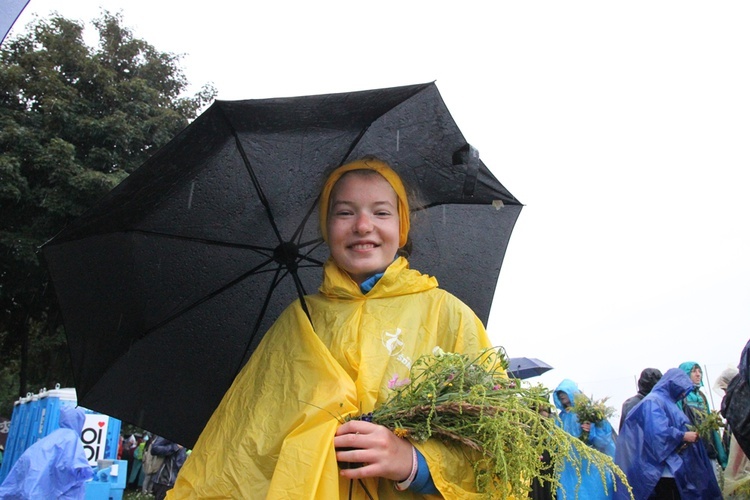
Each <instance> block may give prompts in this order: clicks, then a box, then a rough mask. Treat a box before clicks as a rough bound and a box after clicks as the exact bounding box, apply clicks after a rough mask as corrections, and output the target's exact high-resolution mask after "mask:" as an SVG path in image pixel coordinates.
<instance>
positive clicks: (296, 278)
mask: <svg viewBox="0 0 750 500" xmlns="http://www.w3.org/2000/svg"><path fill="white" fill-rule="evenodd" d="M281 270H282V267H278V268H276V275H275V276H274V278H273V280H272V281H271V288H270V289H269V290H268V292H267V293H266V299H265V300H264V301H263V306H262V307H261V309H260V313H259V314H258V318H257V319H256V321H255V326H254V327H253V331H252V333H251V334H250V337H249V338H248V340H247V343H246V344H245V354H244V355H243V356H242V360H244V359H245V357H246V356H247V352H248V350H249V349H250V346H251V345H252V344H253V340H254V339H255V337H256V335H258V331H259V330H260V325H261V322H262V321H263V318H264V317H265V315H266V310H267V309H268V304H269V303H270V302H271V296H272V295H273V291H274V290H275V289H276V286H277V285H278V284H279V283H281V281H282V280H283V279H284V277H285V276H286V275H287V273H284V274H283V275H281ZM287 271H289V270H288V269H287ZM291 272H292V278H293V280H294V283H295V286H296V287H297V295H298V296H299V300H300V305H301V306H302V310H303V311H304V312H305V315H306V316H307V319H308V320H309V321H310V324H311V325H312V318H311V317H310V311H309V310H308V309H307V303H306V302H305V297H304V296H305V290H304V287H303V286H302V283H301V281H300V279H299V276H297V273H296V272H293V271H291ZM280 275H281V277H279V276H280ZM313 330H315V328H314V327H313ZM243 366H244V363H243V362H242V361H240V364H239V366H238V367H237V369H236V370H235V374H234V376H235V377H236V376H237V374H238V373H239V372H240V370H241V369H242V367H243Z"/></svg>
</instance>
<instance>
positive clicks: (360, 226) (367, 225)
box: [354, 214, 372, 234]
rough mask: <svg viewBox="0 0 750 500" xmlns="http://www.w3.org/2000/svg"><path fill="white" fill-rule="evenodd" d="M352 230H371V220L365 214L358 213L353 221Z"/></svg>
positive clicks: (367, 231)
mask: <svg viewBox="0 0 750 500" xmlns="http://www.w3.org/2000/svg"><path fill="white" fill-rule="evenodd" d="M354 230H355V231H356V232H357V233H360V234H362V233H369V232H370V231H372V220H370V216H369V215H367V214H359V215H358V216H357V219H356V220H355V221H354Z"/></svg>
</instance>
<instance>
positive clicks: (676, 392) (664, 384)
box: [651, 365, 694, 403]
mask: <svg viewBox="0 0 750 500" xmlns="http://www.w3.org/2000/svg"><path fill="white" fill-rule="evenodd" d="M691 368H692V365H691ZM688 373H689V372H688ZM693 388H694V385H693V381H692V380H690V376H688V375H687V374H686V373H685V371H684V369H683V368H682V365H680V368H670V369H669V370H667V373H665V374H664V376H663V377H662V378H661V380H659V381H658V382H657V383H656V385H655V386H654V388H653V389H651V393H658V394H660V395H661V397H664V398H668V399H669V400H670V401H674V402H675V403H676V402H677V401H679V400H680V399H682V398H684V397H685V395H687V394H688V393H689V392H690V391H692V390H693Z"/></svg>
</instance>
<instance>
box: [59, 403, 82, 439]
mask: <svg viewBox="0 0 750 500" xmlns="http://www.w3.org/2000/svg"><path fill="white" fill-rule="evenodd" d="M85 422H86V413H85V412H84V411H83V409H82V408H74V407H72V406H63V407H61V408H60V428H61V429H71V430H72V431H73V432H75V433H76V434H77V435H78V436H80V435H81V432H82V431H83V424H84V423H85Z"/></svg>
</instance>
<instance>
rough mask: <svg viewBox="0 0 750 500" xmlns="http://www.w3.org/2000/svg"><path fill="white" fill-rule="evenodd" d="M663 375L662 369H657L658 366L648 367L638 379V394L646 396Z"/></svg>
mask: <svg viewBox="0 0 750 500" xmlns="http://www.w3.org/2000/svg"><path fill="white" fill-rule="evenodd" d="M661 377H662V373H661V370H657V369H656V368H646V369H645V370H643V371H642V372H641V377H640V378H639V379H638V394H640V395H641V396H645V395H646V394H648V393H649V392H651V389H653V388H654V386H655V385H656V383H657V382H658V381H659V379H660V378H661Z"/></svg>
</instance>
